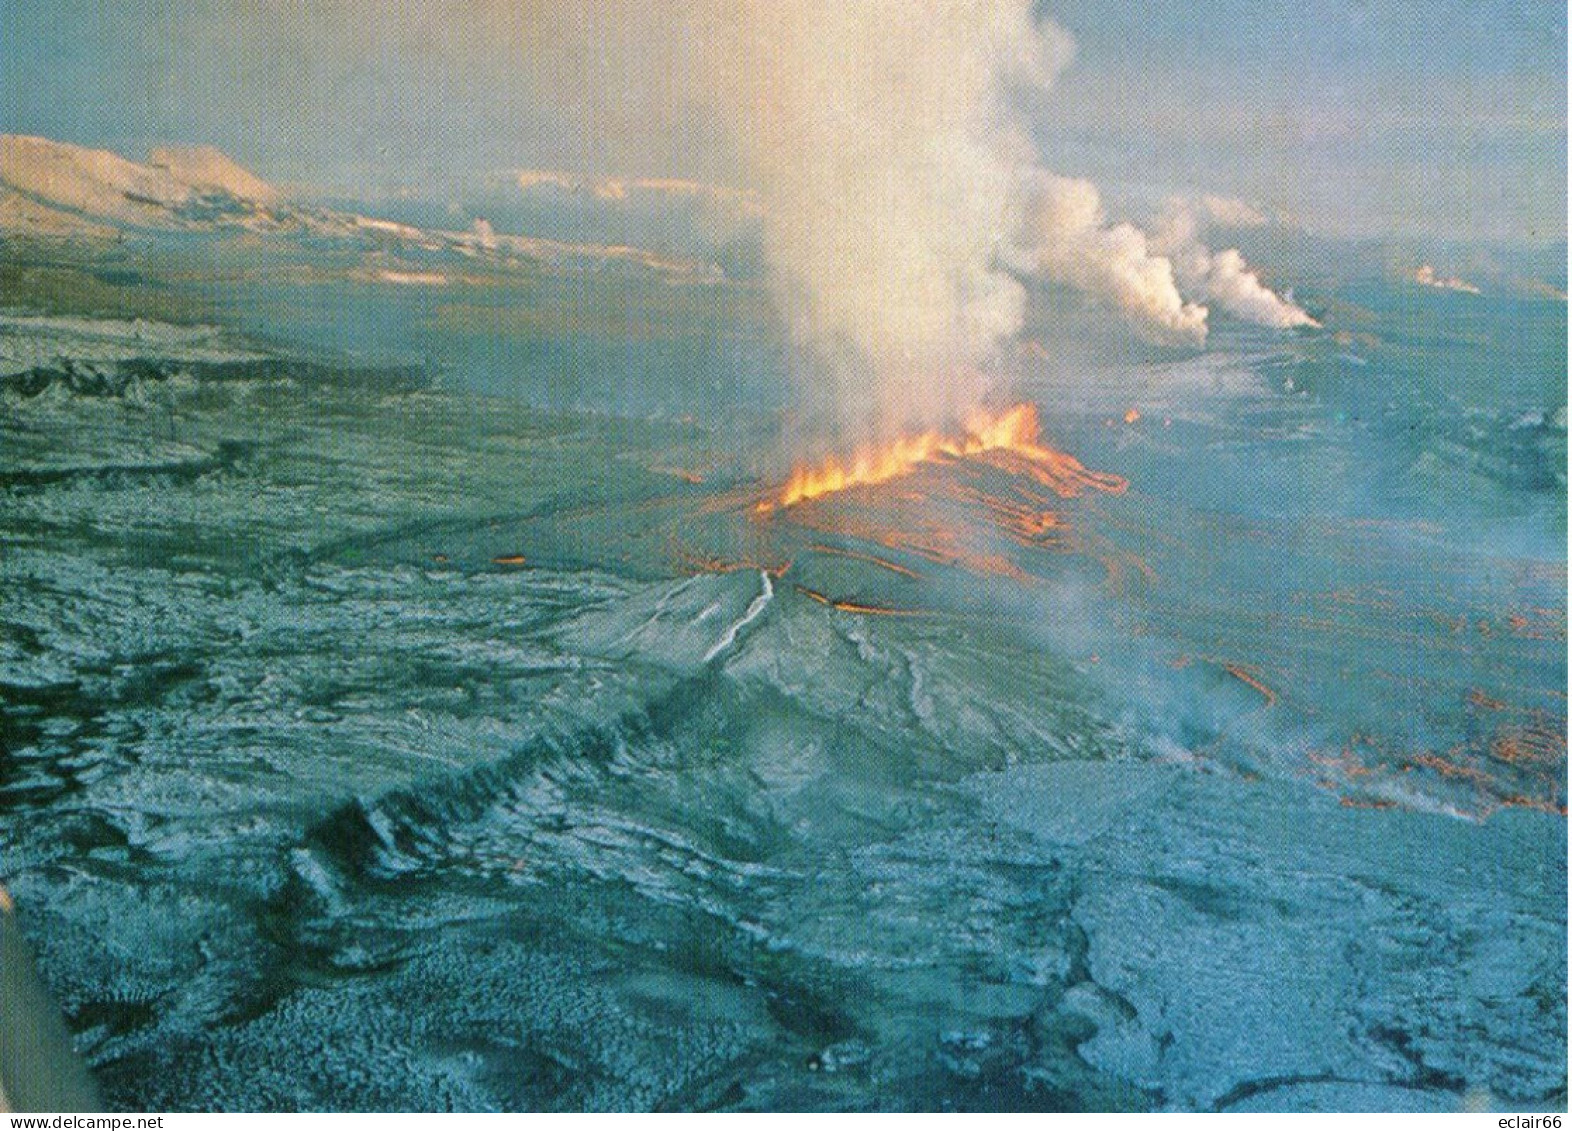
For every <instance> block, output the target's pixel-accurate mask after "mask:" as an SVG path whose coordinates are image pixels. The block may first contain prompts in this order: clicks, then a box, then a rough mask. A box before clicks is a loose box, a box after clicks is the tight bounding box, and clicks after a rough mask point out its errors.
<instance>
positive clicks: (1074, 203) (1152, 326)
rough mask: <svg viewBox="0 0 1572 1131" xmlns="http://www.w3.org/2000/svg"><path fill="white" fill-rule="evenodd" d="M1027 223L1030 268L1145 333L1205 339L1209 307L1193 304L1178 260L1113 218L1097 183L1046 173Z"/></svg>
mask: <svg viewBox="0 0 1572 1131" xmlns="http://www.w3.org/2000/svg"><path fill="white" fill-rule="evenodd" d="M1034 181H1035V186H1034V192H1033V203H1032V206H1031V209H1030V213H1029V217H1028V224H1027V229H1026V241H1027V242H1026V244H1025V247H1024V248H1023V249H1022V250H1021V251H1020V252H1019V253H1018V255H1021V256H1024V265H1025V267H1026V269H1027V270H1031V271H1035V272H1036V273H1038V274H1040V275H1041V276H1042V277H1043V278H1045V279H1049V280H1052V281H1054V282H1058V283H1066V284H1068V285H1070V286H1073V287H1076V288H1078V289H1080V290H1082V291H1085V292H1087V293H1088V294H1090V295H1093V296H1094V297H1096V298H1099V299H1101V300H1104V301H1106V302H1108V303H1109V304H1111V305H1112V306H1114V307H1115V308H1116V309H1118V310H1119V311H1121V312H1122V313H1123V314H1124V315H1125V316H1126V317H1127V318H1128V319H1129V320H1130V322H1131V323H1132V324H1133V325H1134V326H1135V328H1136V329H1137V330H1138V331H1140V332H1141V333H1143V334H1144V335H1145V336H1146V337H1149V338H1152V339H1155V340H1157V341H1160V342H1164V343H1168V344H1174V345H1183V344H1190V345H1200V344H1201V343H1202V342H1204V341H1205V340H1206V314H1207V310H1206V307H1204V306H1199V305H1197V304H1195V303H1192V302H1186V301H1185V300H1184V298H1183V297H1182V296H1181V295H1180V293H1179V288H1178V284H1177V283H1176V282H1175V280H1174V268H1173V264H1172V263H1171V262H1169V260H1168V259H1166V258H1164V257H1163V256H1161V255H1158V254H1154V252H1153V251H1152V249H1151V248H1150V247H1149V245H1148V241H1147V237H1146V234H1145V233H1144V232H1142V231H1141V230H1140V229H1139V228H1137V227H1136V226H1135V225H1133V224H1110V223H1109V222H1108V218H1107V216H1106V215H1105V214H1104V211H1103V204H1102V197H1101V195H1100V194H1099V193H1098V191H1097V186H1095V185H1093V184H1092V183H1091V182H1090V181H1086V180H1078V179H1073V178H1070V177H1059V176H1055V175H1054V174H1052V173H1039V174H1038V175H1037V176H1036V177H1035V178H1034Z"/></svg>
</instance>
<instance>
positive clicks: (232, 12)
mask: <svg viewBox="0 0 1572 1131" xmlns="http://www.w3.org/2000/svg"><path fill="white" fill-rule="evenodd" d="M547 7H548V8H551V9H560V8H561V7H562V5H561V4H560V3H559V4H554V5H548V6H547ZM1040 7H1041V8H1042V10H1044V11H1045V12H1047V13H1048V14H1050V15H1052V16H1053V17H1054V18H1056V19H1057V20H1058V21H1059V22H1060V23H1062V24H1063V25H1064V26H1065V27H1067V28H1068V29H1069V30H1070V31H1071V32H1072V34H1073V35H1074V36H1075V38H1076V40H1077V43H1078V52H1077V57H1076V61H1075V63H1074V65H1073V66H1072V67H1071V68H1070V69H1069V70H1068V71H1067V72H1066V73H1065V74H1064V76H1063V77H1062V78H1061V80H1060V83H1059V86H1058V88H1057V89H1056V91H1055V93H1054V95H1053V96H1052V97H1051V98H1050V99H1048V100H1046V101H1045V102H1044V104H1043V105H1042V106H1040V107H1038V108H1037V109H1036V111H1035V113H1034V121H1035V127H1036V136H1037V140H1038V143H1039V145H1040V146H1041V148H1042V150H1043V153H1044V157H1045V161H1046V163H1047V164H1048V165H1049V166H1050V167H1052V168H1055V169H1056V170H1058V171H1060V172H1064V173H1069V174H1078V175H1087V176H1091V177H1093V178H1094V179H1095V180H1097V181H1099V182H1100V183H1102V184H1103V185H1104V186H1105V187H1107V188H1108V189H1109V190H1110V191H1111V192H1113V193H1115V194H1117V193H1119V192H1120V191H1121V190H1122V191H1125V192H1127V193H1134V194H1137V195H1139V194H1143V193H1145V194H1152V195H1156V194H1161V193H1166V192H1171V191H1178V190H1185V189H1194V190H1200V191H1210V192H1218V193H1224V194H1232V195H1238V196H1242V197H1245V198H1246V199H1249V200H1251V201H1253V202H1256V203H1258V204H1260V205H1263V206H1265V207H1266V208H1268V209H1269V210H1272V211H1275V212H1277V213H1281V214H1284V215H1287V216H1290V217H1292V218H1293V219H1295V220H1296V221H1298V222H1299V223H1302V224H1304V225H1306V226H1308V227H1311V228H1313V229H1315V230H1320V231H1328V232H1336V233H1341V234H1355V235H1422V236H1440V237H1448V238H1458V239H1471V238H1483V239H1507V240H1532V241H1543V240H1547V239H1561V238H1564V236H1565V231H1566V123H1567V103H1566V77H1567V69H1566V7H1565V5H1563V4H1561V3H1559V0H1557V2H1539V3H1524V2H1516V3H1506V2H1500V0H1496V2H1489V0H1485V2H1464V0H1362V2H1360V0H1213V2H1210V3H1206V2H1198V3H1187V4H1177V3H1149V2H1143V3H1128V4H1118V3H1113V2H1111V0H1059V2H1055V3H1049V4H1043V5H1040ZM631 10H632V9H631V6H630V5H629V4H611V5H605V4H601V5H598V6H593V7H592V8H591V9H590V14H589V15H588V16H587V17H586V20H585V22H586V23H588V24H589V25H591V27H592V28H593V26H594V25H595V23H596V21H597V20H598V21H602V22H604V21H609V20H618V19H622V18H624V17H625V15H626V14H627V13H628V12H630V11H631ZM551 18H552V17H551V16H549V15H548V16H543V15H542V9H541V7H540V6H538V5H537V4H536V3H534V2H533V0H524V2H520V3H515V4H506V3H496V2H491V0H426V2H425V3H404V4H396V3H393V2H392V0H324V2H319V3H311V4H305V3H287V2H285V0H230V2H225V0H118V2H116V3H112V4H110V3H103V2H102V0H53V2H51V3H48V4H42V3H35V2H32V0H0V128H3V129H5V130H8V131H20V132H27V133H40V134H45V135H48V136H52V137H57V138H61V139H64V140H68V141H74V142H79V143H82V144H89V145H103V146H107V147H110V148H115V149H119V150H122V151H125V152H127V153H128V154H129V155H133V156H136V155H139V154H140V152H141V151H142V150H145V149H146V148H147V147H148V146H149V145H151V144H154V143H157V142H161V141H176V142H188V143H196V142H210V143H212V144H215V145H218V146H219V147H220V148H223V149H225V150H226V151H228V152H230V153H232V154H233V155H235V156H236V157H237V158H238V159H239V160H241V161H242V162H243V163H246V164H249V165H251V166H252V167H254V168H255V169H257V170H258V171H259V172H261V173H262V174H263V175H265V176H268V177H270V178H273V179H276V180H280V181H288V182H299V183H304V184H310V185H316V186H321V187H324V188H329V189H334V190H339V191H348V192H352V193H353V192H359V193H364V194H376V193H380V192H385V191H388V190H389V189H391V188H394V187H396V186H400V185H411V186H413V187H415V188H417V189H419V188H428V189H433V190H437V189H441V190H443V191H448V190H450V189H451V187H452V185H453V183H454V182H455V181H458V182H462V181H463V180H465V179H466V178H469V177H471V176H476V175H479V174H481V173H484V172H486V171H490V170H495V169H498V168H506V167H515V166H541V165H544V166H558V167H566V168H568V169H570V170H572V171H575V172H580V173H606V174H624V175H677V176H694V177H709V178H722V179H724V178H727V176H728V171H729V169H728V162H727V158H726V154H725V152H724V150H723V148H722V147H721V146H719V145H718V144H717V143H716V142H715V140H714V138H715V130H714V129H713V127H712V125H711V123H708V122H706V121H703V120H702V118H701V117H699V116H695V115H692V114H686V113H678V114H672V113H669V112H664V110H663V107H662V106H660V105H659V104H658V103H659V98H660V96H659V94H658V93H657V91H656V89H655V88H656V87H657V86H658V85H659V84H654V85H652V84H651V83H650V82H649V81H648V74H647V72H649V71H650V70H652V69H658V68H659V66H660V58H659V56H658V55H655V56H652V55H650V54H648V53H645V52H641V50H640V46H639V43H638V37H631V38H632V39H633V42H632V43H621V44H611V45H610V46H609V47H608V48H607V49H606V51H605V52H600V51H592V52H591V53H590V54H585V51H586V49H585V48H583V47H582V46H581V47H579V48H576V49H575V50H573V51H557V50H554V49H553V48H552V46H551V45H552V44H553V43H557V42H561V40H560V38H558V37H555V36H554V29H553V28H552V27H550V26H547V25H549V24H550V22H551ZM555 18H557V19H559V20H560V19H561V16H560V11H559V12H558V13H557V15H556V17H555ZM583 31H584V29H583V28H582V27H580V28H578V29H577V32H578V34H577V35H575V36H570V37H568V38H569V39H573V40H575V41H576V42H579V43H583V42H585V36H584V35H583ZM589 41H591V42H593V41H594V37H593V36H591V37H589ZM585 73H589V74H592V75H593V76H594V78H593V79H592V80H591V81H589V82H585V81H582V80H581V78H580V76H581V75H583V74H585ZM586 91H588V92H589V95H588V97H586Z"/></svg>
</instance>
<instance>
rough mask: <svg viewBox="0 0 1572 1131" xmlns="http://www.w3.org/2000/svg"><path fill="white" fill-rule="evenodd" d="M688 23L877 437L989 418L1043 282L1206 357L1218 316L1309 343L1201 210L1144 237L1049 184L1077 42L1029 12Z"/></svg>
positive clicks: (700, 7) (888, 3) (703, 73)
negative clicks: (1052, 106)
mask: <svg viewBox="0 0 1572 1131" xmlns="http://www.w3.org/2000/svg"><path fill="white" fill-rule="evenodd" d="M688 16H689V17H690V20H691V27H690V31H691V34H692V37H693V39H694V41H695V42H698V43H700V44H701V45H702V46H701V47H700V53H699V57H698V59H697V60H696V62H695V64H694V65H693V66H692V67H690V68H688V73H689V74H690V76H691V78H692V81H693V84H694V90H693V91H692V92H690V94H691V97H694V98H696V99H698V100H699V101H700V102H702V103H703V104H705V105H706V106H708V107H709V108H710V109H711V110H712V111H713V112H714V113H715V114H716V115H717V116H718V117H719V119H720V120H721V121H722V122H723V123H724V125H725V127H726V129H727V131H728V133H729V134H730V137H731V140H732V142H733V144H734V145H735V147H736V149H737V151H738V156H739V157H740V158H741V160H742V162H743V164H744V165H745V167H746V169H747V171H748V173H749V174H750V176H751V178H752V179H753V180H754V181H755V183H756V185H757V188H758V190H759V192H760V195H761V200H762V204H763V212H764V218H763V225H764V227H763V241H764V248H765V253H766V256H767V258H768V260H769V263H770V265H771V269H772V275H773V280H774V285H775V287H776V290H777V294H778V297H779V298H780V300H781V305H782V307H783V309H784V310H785V311H786V312H787V315H788V317H789V318H791V319H793V328H794V330H795V331H796V332H797V333H798V336H799V338H800V339H801V340H804V341H806V342H808V343H810V344H811V345H812V346H813V347H814V349H815V352H816V353H817V354H818V356H819V358H820V360H821V361H829V362H831V363H832V364H831V366H830V368H831V369H832V370H838V371H839V372H840V373H841V374H842V376H843V377H845V376H846V374H847V373H848V372H849V373H852V374H855V384H854V385H853V386H852V387H851V388H844V387H843V388H842V390H841V392H842V393H843V394H844V393H848V392H850V393H854V394H855V396H854V398H853V399H854V400H855V401H856V402H857V403H858V404H860V405H862V406H864V407H868V406H869V402H877V403H876V404H874V405H873V406H872V407H874V408H875V410H876V416H877V419H879V420H880V421H882V422H884V423H885V424H891V423H896V424H899V423H910V422H911V420H912V418H913V417H914V416H915V417H919V418H926V419H928V420H933V419H936V418H938V417H940V416H950V417H954V416H956V415H957V414H958V413H960V412H961V411H962V410H964V409H965V408H966V407H967V406H969V405H973V404H975V402H976V400H977V398H978V396H979V395H980V393H981V391H982V390H981V388H980V386H981V384H982V383H983V382H984V380H985V378H984V377H983V376H982V374H984V373H985V372H986V370H987V368H988V362H989V360H990V358H992V357H993V356H994V355H995V354H996V352H997V350H998V348H999V347H1000V345H1001V344H1002V343H1003V342H1004V341H1006V340H1007V339H1009V338H1011V337H1012V336H1014V335H1015V334H1016V333H1017V332H1018V331H1019V329H1020V328H1021V324H1022V320H1023V314H1024V310H1025V304H1026V301H1027V288H1026V286H1025V285H1024V284H1025V283H1026V282H1029V281H1030V280H1031V278H1032V277H1037V278H1040V279H1043V280H1046V281H1052V282H1057V283H1062V284H1067V285H1069V286H1072V287H1075V288H1077V289H1079V290H1081V291H1084V292H1086V293H1087V294H1088V295H1090V296H1092V297H1093V298H1094V299H1096V300H1099V301H1102V302H1105V303H1106V304H1107V305H1109V306H1111V307H1112V308H1114V309H1115V310H1117V311H1118V312H1120V313H1121V314H1122V315H1124V317H1125V318H1127V319H1128V320H1129V321H1130V322H1131V323H1132V325H1133V326H1134V327H1135V328H1136V330H1137V331H1138V332H1140V333H1142V334H1143V335H1145V336H1147V337H1150V338H1152V339H1154V340H1157V341H1160V342H1165V343H1170V344H1179V345H1199V344H1201V343H1202V342H1204V340H1205V338H1206V331H1207V317H1208V308H1207V306H1206V305H1204V304H1205V303H1208V302H1213V303H1216V304H1217V305H1218V306H1220V307H1221V308H1223V309H1224V310H1226V311H1228V312H1229V313H1231V314H1233V315H1235V316H1236V317H1240V318H1243V319H1247V320H1249V321H1253V322H1258V323H1261V324H1263V325H1267V326H1276V327H1285V328H1286V327H1293V326H1311V325H1314V324H1315V323H1314V321H1313V319H1311V318H1310V316H1309V315H1308V314H1306V313H1305V312H1304V311H1303V310H1301V309H1300V308H1298V307H1297V306H1295V305H1294V304H1293V303H1292V302H1290V301H1288V300H1286V299H1284V298H1282V297H1280V296H1279V295H1277V294H1275V293H1274V292H1272V291H1271V290H1269V289H1268V288H1267V287H1266V286H1265V285H1264V284H1263V283H1262V282H1261V280H1260V279H1259V277H1258V276H1257V275H1256V274H1255V273H1254V272H1252V271H1251V270H1250V269H1249V268H1248V267H1247V266H1246V265H1245V263H1244V261H1243V259H1242V258H1241V257H1240V256H1239V254H1238V253H1237V252H1235V251H1224V252H1221V253H1217V254H1213V253H1212V252H1210V251H1209V250H1208V249H1207V248H1206V247H1205V246H1204V245H1203V244H1202V243H1201V242H1200V240H1199V239H1198V238H1197V236H1196V222H1195V220H1194V219H1193V217H1192V216H1191V215H1190V213H1189V212H1188V211H1187V210H1186V211H1178V210H1176V211H1172V212H1170V214H1169V215H1168V216H1167V217H1166V218H1165V222H1164V223H1165V226H1164V228H1163V229H1162V230H1161V231H1160V232H1159V233H1158V234H1157V235H1156V236H1150V235H1148V234H1147V233H1145V232H1143V231H1142V230H1141V229H1139V228H1137V227H1136V226H1134V225H1133V224H1130V223H1114V222H1111V221H1110V220H1109V218H1108V216H1107V215H1106V212H1105V209H1104V207H1103V203H1102V200H1101V197H1100V195H1099V193H1098V190H1097V188H1096V187H1095V186H1094V185H1093V184H1091V183H1090V182H1089V181H1085V180H1077V179H1072V178H1068V177H1062V176H1056V175H1054V174H1052V173H1049V172H1046V171H1045V170H1043V169H1042V168H1041V167H1040V163H1039V155H1038V154H1037V153H1036V152H1035V151H1034V149H1033V147H1032V145H1031V143H1030V141H1029V140H1028V131H1027V129H1026V125H1027V117H1026V109H1025V108H1024V106H1023V102H1024V101H1025V98H1023V95H1024V96H1027V97H1029V96H1031V95H1032V94H1033V93H1034V92H1035V93H1036V94H1041V93H1042V92H1044V91H1046V90H1047V89H1048V87H1049V86H1050V85H1051V83H1052V82H1053V80H1054V78H1055V76H1056V75H1057V73H1058V72H1059V71H1060V69H1062V68H1063V67H1064V66H1065V65H1066V64H1067V63H1068V62H1069V60H1070V57H1071V55H1072V50H1073V45H1072V41H1071V39H1070V36H1069V35H1068V33H1066V32H1065V31H1064V30H1063V29H1061V28H1060V27H1058V25H1056V24H1054V23H1052V22H1051V21H1046V20H1037V19H1035V18H1034V17H1033V13H1032V5H1031V4H1030V3H1029V0H968V2H958V3H947V4H936V5H926V4H925V5H912V4H910V3H905V2H903V0H865V2H862V3H857V4H842V3H837V2H833V0H803V2H798V3H793V4H775V3H768V2H764V0H757V2H756V0H732V2H726V0H703V2H702V3H699V4H697V5H696V6H694V7H693V8H691V9H690V10H689V11H688ZM1208 199H1210V198H1208ZM1216 199H1218V200H1219V201H1223V198H1216ZM1224 203H1231V204H1236V203H1237V202H1227V201H1224ZM1240 207H1243V206H1239V207H1234V208H1232V209H1231V210H1230V211H1231V213H1232V214H1234V215H1239V214H1241V213H1240ZM1249 215H1250V217H1251V219H1252V221H1253V220H1255V219H1256V218H1258V216H1259V214H1257V213H1254V212H1250V213H1249ZM869 366H871V367H872V370H873V373H874V376H875V378H876V380H875V381H873V382H872V383H871V384H870V383H869V382H868V380H867V371H868V367H869Z"/></svg>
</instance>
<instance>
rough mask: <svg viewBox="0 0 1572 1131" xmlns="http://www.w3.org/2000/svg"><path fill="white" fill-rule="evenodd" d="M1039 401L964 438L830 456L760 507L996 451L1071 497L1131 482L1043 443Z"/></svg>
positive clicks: (990, 419)
mask: <svg viewBox="0 0 1572 1131" xmlns="http://www.w3.org/2000/svg"><path fill="white" fill-rule="evenodd" d="M1040 437H1041V426H1040V425H1039V424H1038V421H1037V406H1036V405H1032V404H1018V405H1016V406H1015V407H1014V408H1011V409H1008V410H1007V411H1005V412H1002V413H1000V414H999V415H997V416H989V415H987V414H986V413H978V414H977V415H975V416H973V417H972V419H971V420H970V421H968V422H967V425H966V431H965V433H964V434H962V435H961V436H959V437H956V436H945V435H943V434H941V433H939V432H923V433H920V434H919V435H916V436H902V437H900V438H898V439H895V440H892V441H890V442H889V443H887V444H883V445H880V446H877V447H869V448H864V449H862V450H860V451H858V452H857V453H856V454H855V455H854V456H853V457H852V459H851V462H850V463H842V462H841V461H840V460H838V459H836V458H835V457H833V456H831V457H830V458H828V459H826V460H825V461H824V462H823V463H821V464H819V465H818V466H816V467H798V468H797V469H796V470H794V471H793V472H792V475H791V478H790V479H789V480H787V482H786V486H785V487H783V488H782V489H781V493H780V496H779V497H778V498H777V499H776V500H775V501H774V502H773V503H771V502H763V503H760V504H759V507H758V509H759V510H760V511H769V510H773V509H774V508H775V507H776V506H781V507H789V506H793V505H795V504H797V503H802V502H806V501H808V500H809V499H817V498H819V497H820V496H823V495H830V494H834V493H835V492H837V491H845V490H847V489H848V488H851V487H865V486H872V485H873V484H875V483H887V482H889V481H890V480H891V479H897V478H899V477H901V476H903V475H908V474H910V473H911V472H913V471H915V470H916V468H917V466H918V465H919V464H922V463H927V462H930V461H932V460H935V459H938V458H941V457H946V456H947V457H950V458H952V459H958V458H961V457H964V456H980V455H986V454H989V453H995V454H998V455H1001V456H1009V457H1015V459H1014V460H1012V461H1011V462H1012V463H1017V462H1018V464H1019V467H1018V469H1019V470H1022V471H1025V472H1027V473H1028V474H1030V475H1031V476H1032V477H1033V478H1035V479H1036V480H1037V481H1038V482H1039V483H1042V484H1043V485H1044V486H1046V487H1049V488H1051V489H1052V490H1053V491H1055V492H1056V493H1057V494H1059V495H1061V496H1064V497H1069V496H1071V495H1075V494H1078V493H1079V492H1080V491H1081V490H1082V489H1084V488H1087V487H1090V488H1093V489H1095V490H1098V491H1113V492H1119V491H1123V490H1124V489H1125V486H1126V483H1125V481H1124V480H1123V479H1121V478H1120V477H1119V476H1117V475H1105V474H1103V473H1101V472H1096V471H1090V470H1088V469H1087V468H1086V467H1085V466H1083V465H1082V464H1081V462H1080V461H1079V460H1077V459H1076V458H1075V457H1074V456H1070V455H1066V454H1065V453H1064V452H1056V451H1054V450H1053V449H1052V448H1046V447H1044V446H1043V445H1042V444H1041V443H1040Z"/></svg>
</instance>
